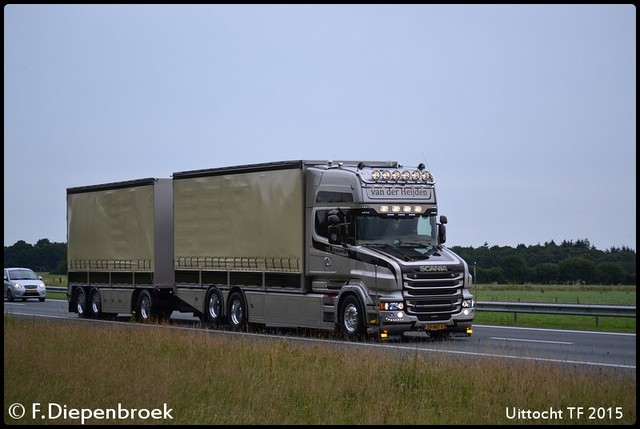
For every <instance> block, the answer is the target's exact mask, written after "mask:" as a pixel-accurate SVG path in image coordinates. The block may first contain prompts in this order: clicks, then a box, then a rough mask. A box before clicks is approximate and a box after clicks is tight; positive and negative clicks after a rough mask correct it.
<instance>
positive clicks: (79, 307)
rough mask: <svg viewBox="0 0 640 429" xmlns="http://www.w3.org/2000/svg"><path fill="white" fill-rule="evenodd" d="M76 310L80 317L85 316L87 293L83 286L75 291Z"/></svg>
mask: <svg viewBox="0 0 640 429" xmlns="http://www.w3.org/2000/svg"><path fill="white" fill-rule="evenodd" d="M76 312H77V313H78V316H80V317H87V316H88V315H87V294H86V293H85V291H84V289H83V288H78V291H77V292H76Z"/></svg>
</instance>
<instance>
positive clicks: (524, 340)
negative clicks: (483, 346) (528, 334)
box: [489, 337, 573, 345]
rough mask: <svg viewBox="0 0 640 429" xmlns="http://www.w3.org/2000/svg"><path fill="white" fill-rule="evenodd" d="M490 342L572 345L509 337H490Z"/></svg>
mask: <svg viewBox="0 0 640 429" xmlns="http://www.w3.org/2000/svg"><path fill="white" fill-rule="evenodd" d="M489 339H490V340H502V341H522V342H524V343H548V344H566V345H571V344H573V342H571V341H543V340H527V339H525V338H507V337H489Z"/></svg>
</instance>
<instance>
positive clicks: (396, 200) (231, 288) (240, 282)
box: [67, 160, 475, 339]
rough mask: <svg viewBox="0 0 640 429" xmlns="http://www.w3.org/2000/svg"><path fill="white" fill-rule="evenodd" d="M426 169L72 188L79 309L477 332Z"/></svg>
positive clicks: (238, 171)
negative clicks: (180, 313)
mask: <svg viewBox="0 0 640 429" xmlns="http://www.w3.org/2000/svg"><path fill="white" fill-rule="evenodd" d="M446 222H447V220H446V217H445V216H442V215H441V216H439V217H438V207H437V202H436V190H435V182H434V179H433V177H432V175H431V174H430V173H429V172H428V171H427V170H426V169H425V166H424V165H423V164H419V165H417V166H415V167H405V166H402V165H401V164H399V163H398V162H395V161H382V162H380V161H335V162H333V161H326V160H324V161H311V160H295V161H282V162H271V163H261V164H247V165H239V166H232V167H222V168H211V169H204V170H193V171H183V172H175V173H173V175H172V177H171V178H160V179H158V178H147V179H138V180H130V181H124V182H115V183H106V184H100V185H90V186H81V187H73V188H68V189H67V246H68V248H67V255H68V261H67V263H68V279H69V282H68V290H67V299H68V303H69V311H70V312H75V313H77V314H78V315H79V316H80V317H90V318H100V317H103V316H107V315H112V316H115V315H118V314H129V315H131V316H133V317H135V318H136V319H138V320H140V321H145V322H146V321H151V320H157V319H162V318H167V317H169V316H170V315H171V314H172V313H173V312H174V311H178V312H185V313H187V312H188V313H193V314H194V315H196V316H198V317H199V318H200V319H201V320H202V321H203V322H204V323H206V324H207V325H210V326H228V327H230V328H231V329H233V330H245V329H247V328H248V327H250V326H254V325H265V326H280V327H297V328H313V329H323V330H333V331H338V332H340V333H341V334H342V335H344V336H345V337H346V338H348V339H356V338H368V337H375V338H376V339H386V338H389V337H390V336H403V335H405V334H408V333H410V332H419V333H422V334H426V335H427V336H430V337H437V336H443V335H449V334H462V335H471V333H472V324H473V319H474V307H475V301H474V298H473V296H472V295H471V294H470V292H469V288H470V285H471V282H472V278H471V275H470V273H469V268H468V265H467V263H466V262H465V261H464V260H463V259H462V258H460V257H459V256H458V255H456V254H455V253H454V252H452V251H451V250H450V249H448V248H447V247H446V246H445V245H444V243H445V241H446V231H445V224H446Z"/></svg>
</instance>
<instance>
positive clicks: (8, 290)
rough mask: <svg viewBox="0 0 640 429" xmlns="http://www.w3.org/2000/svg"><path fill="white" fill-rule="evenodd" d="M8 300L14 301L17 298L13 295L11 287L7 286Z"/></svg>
mask: <svg viewBox="0 0 640 429" xmlns="http://www.w3.org/2000/svg"><path fill="white" fill-rule="evenodd" d="M7 301H9V302H13V301H15V298H14V297H13V292H11V288H7Z"/></svg>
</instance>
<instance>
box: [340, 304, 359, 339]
mask: <svg viewBox="0 0 640 429" xmlns="http://www.w3.org/2000/svg"><path fill="white" fill-rule="evenodd" d="M339 318H340V331H341V332H342V334H343V335H344V336H345V337H347V339H348V340H355V339H362V338H364V334H365V331H366V328H365V325H364V310H363V309H362V304H360V300H359V299H358V297H357V296H355V295H349V296H347V297H346V298H345V299H344V301H342V304H341V305H340V317H339Z"/></svg>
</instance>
